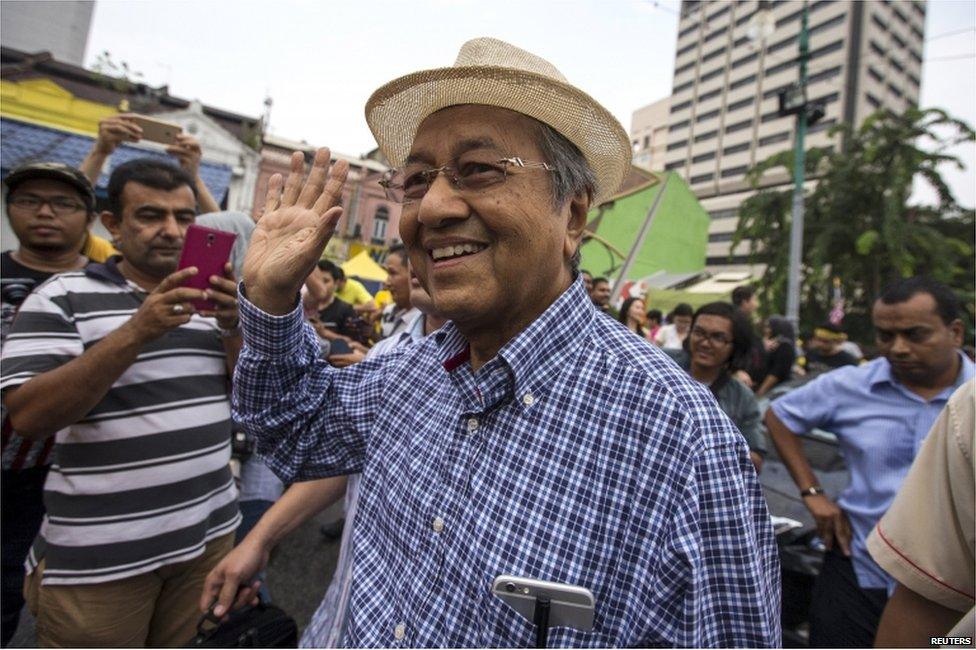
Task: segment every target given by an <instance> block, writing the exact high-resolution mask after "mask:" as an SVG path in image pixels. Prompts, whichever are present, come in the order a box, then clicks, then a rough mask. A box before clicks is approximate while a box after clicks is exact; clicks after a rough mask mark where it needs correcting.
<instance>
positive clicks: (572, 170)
mask: <svg viewBox="0 0 976 650" xmlns="http://www.w3.org/2000/svg"><path fill="white" fill-rule="evenodd" d="M536 146H538V147H539V151H540V152H541V153H542V158H543V160H545V161H546V162H547V163H549V164H550V165H552V166H553V167H555V168H556V173H555V174H553V182H552V203H553V207H555V208H557V209H558V208H561V207H562V206H563V204H565V203H566V201H569V200H570V199H572V198H573V197H575V196H576V195H578V194H585V195H586V197H587V198H589V199H592V198H593V193H594V192H595V191H596V174H594V173H593V169H592V168H591V167H590V164H589V163H588V162H586V157H585V156H583V153H582V152H581V151H580V150H579V148H578V147H577V146H576V145H575V144H573V143H572V142H570V141H569V140H568V139H566V136H564V135H563V134H561V133H559V131H556V130H555V129H554V128H552V127H551V126H549V125H548V124H544V123H543V122H539V130H538V134H537V136H536Z"/></svg>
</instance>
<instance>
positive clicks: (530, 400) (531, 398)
mask: <svg viewBox="0 0 976 650" xmlns="http://www.w3.org/2000/svg"><path fill="white" fill-rule="evenodd" d="M522 403H523V404H525V405H526V406H532V405H533V404H535V395H533V394H532V393H526V394H525V395H522Z"/></svg>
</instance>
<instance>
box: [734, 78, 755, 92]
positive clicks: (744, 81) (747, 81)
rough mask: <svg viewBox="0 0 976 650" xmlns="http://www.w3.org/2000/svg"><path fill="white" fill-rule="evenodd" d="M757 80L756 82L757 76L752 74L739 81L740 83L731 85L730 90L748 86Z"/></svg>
mask: <svg viewBox="0 0 976 650" xmlns="http://www.w3.org/2000/svg"><path fill="white" fill-rule="evenodd" d="M755 80H756V75H754V74H751V75H749V76H748V77H743V78H742V79H739V80H738V81H733V82H732V83H731V84H729V89H730V90H735V89H736V88H742V87H743V86H748V85H749V84H751V83H752V82H754V81H755Z"/></svg>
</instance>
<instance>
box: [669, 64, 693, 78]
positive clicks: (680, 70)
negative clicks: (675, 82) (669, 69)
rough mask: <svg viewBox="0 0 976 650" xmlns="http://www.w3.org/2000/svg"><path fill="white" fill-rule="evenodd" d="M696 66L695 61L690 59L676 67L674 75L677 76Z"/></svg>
mask: <svg viewBox="0 0 976 650" xmlns="http://www.w3.org/2000/svg"><path fill="white" fill-rule="evenodd" d="M694 67H695V62H694V61H689V62H688V63H686V64H684V65H683V66H681V67H680V68H675V70H674V76H675V77H677V76H678V75H679V74H681V73H682V72H685V71H687V70H691V69H692V68H694Z"/></svg>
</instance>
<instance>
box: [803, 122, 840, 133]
mask: <svg viewBox="0 0 976 650" xmlns="http://www.w3.org/2000/svg"><path fill="white" fill-rule="evenodd" d="M834 124H837V120H823V121H822V122H817V123H816V124H814V125H813V126H811V127H810V130H809V131H808V133H820V132H821V131H826V130H827V129H829V128H830V127H832V126H833V125H834Z"/></svg>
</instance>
